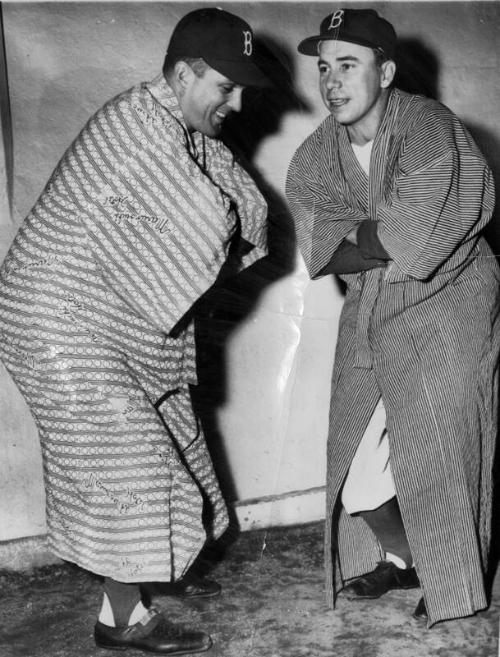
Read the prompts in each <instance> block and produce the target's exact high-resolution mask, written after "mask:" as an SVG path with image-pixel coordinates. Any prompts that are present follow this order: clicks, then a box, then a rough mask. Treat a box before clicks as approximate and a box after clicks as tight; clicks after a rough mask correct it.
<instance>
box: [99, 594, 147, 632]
mask: <svg viewBox="0 0 500 657" xmlns="http://www.w3.org/2000/svg"><path fill="white" fill-rule="evenodd" d="M147 611H148V610H147V609H146V607H145V606H144V605H143V604H142V602H141V601H139V602H138V603H137V604H136V605H135V607H134V609H133V610H132V613H131V614H130V618H129V619H128V624H129V625H135V624H136V623H138V622H139V621H140V620H141V618H142V617H143V616H144V615H145V614H147ZM99 622H100V623H102V624H103V625H108V626H109V627H116V623H115V617H114V614H113V609H112V607H111V603H110V601H109V598H108V596H107V595H106V593H104V594H103V599H102V606H101V612H100V614H99Z"/></svg>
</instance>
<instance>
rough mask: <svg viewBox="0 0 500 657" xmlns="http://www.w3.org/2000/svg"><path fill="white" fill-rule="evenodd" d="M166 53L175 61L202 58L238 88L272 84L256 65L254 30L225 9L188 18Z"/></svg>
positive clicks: (202, 11) (199, 11) (197, 12)
mask: <svg viewBox="0 0 500 657" xmlns="http://www.w3.org/2000/svg"><path fill="white" fill-rule="evenodd" d="M167 52H168V54H169V56H172V57H180V58H182V57H201V58H202V59H204V60H205V61H206V63H207V64H208V65H209V66H211V67H212V68H214V69H215V70H216V71H218V72H219V73H221V74H222V75H225V76H226V77H227V78H229V79H230V80H232V82H235V83H236V84H241V85H243V86H259V87H260V86H265V85H266V84H269V80H268V79H267V78H266V77H265V76H264V74H263V73H262V71H261V70H260V68H259V67H258V65H257V64H256V61H255V52H254V37H253V31H252V28H251V27H250V25H249V24H248V23H247V22H246V21H244V20H243V19H241V18H239V17H238V16H235V15H234V14H231V13H229V12H228V11H224V10H223V9H218V8H215V7H206V8H203V9H196V10H194V11H191V12H189V13H188V14H186V15H185V16H184V17H183V18H181V20H180V21H179V22H178V23H177V25H176V27H175V29H174V31H173V33H172V37H171V38H170V43H169V45H168V49H167Z"/></svg>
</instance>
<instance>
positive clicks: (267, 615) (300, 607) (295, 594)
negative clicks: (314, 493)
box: [0, 524, 500, 657]
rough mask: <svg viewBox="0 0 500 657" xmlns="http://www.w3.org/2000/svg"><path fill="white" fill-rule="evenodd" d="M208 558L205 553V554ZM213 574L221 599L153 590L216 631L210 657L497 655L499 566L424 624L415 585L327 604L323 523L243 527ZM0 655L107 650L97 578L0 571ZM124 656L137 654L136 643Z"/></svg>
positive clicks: (80, 654)
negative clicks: (468, 603) (482, 593)
mask: <svg viewBox="0 0 500 657" xmlns="http://www.w3.org/2000/svg"><path fill="white" fill-rule="evenodd" d="M205 563H206V561H205ZM211 577H213V578H216V579H217V580H218V581H219V582H220V583H221V584H222V585H223V592H222V595H221V596H220V597H219V598H214V599H212V600H205V601H201V600H197V601H191V602H181V601H179V600H175V599H173V598H167V597H155V598H154V600H155V602H156V603H157V604H159V605H160V606H162V607H164V608H165V609H168V610H169V614H170V616H171V617H172V618H173V619H174V620H177V621H179V622H182V623H183V624H185V625H186V626H188V625H190V626H194V627H197V628H203V629H204V630H206V631H208V632H209V633H210V634H211V635H212V638H213V640H214V647H213V648H212V649H211V651H210V652H208V653H207V656H208V657H306V656H307V657H323V656H329V657H427V656H431V655H432V656H436V657H498V655H499V652H498V633H499V611H500V575H498V574H497V577H496V580H495V582H494V585H493V593H492V604H491V607H490V608H489V609H488V610H487V611H484V612H481V613H480V614H478V615H476V616H475V617H471V618H466V619H461V620H456V621H449V622H446V623H440V624H437V625H435V626H434V628H432V629H430V630H428V629H426V628H425V626H422V624H420V623H419V622H417V621H414V620H412V619H411V612H412V611H413V609H414V607H415V605H416V603H417V601H418V598H419V592H418V591H417V590H412V591H398V592H391V593H388V594H386V595H385V596H384V597H382V598H380V599H379V600H375V601H364V602H361V601H348V600H346V599H342V598H341V599H339V601H338V606H337V609H336V610H335V611H334V612H332V611H330V610H328V609H327V608H326V606H325V603H324V591H323V559H322V526H321V524H312V525H306V526H303V527H294V528H287V529H273V530H267V531H264V530H262V531H254V532H247V533H244V534H241V535H240V536H239V537H238V538H237V540H236V541H234V542H233V543H232V544H231V545H230V546H229V547H228V548H227V549H226V552H225V555H224V558H223V559H222V560H219V562H218V563H217V565H216V566H215V569H214V570H213V571H212V573H211ZM0 585H1V591H2V594H1V599H0V600H1V601H0V628H1V629H0V656H1V657H92V656H97V655H99V656H100V657H106V654H109V655H112V654H115V653H113V652H109V651H105V650H100V649H98V648H96V647H95V645H94V642H93V637H92V630H93V624H94V622H95V613H96V608H97V607H98V605H99V600H100V582H99V580H98V579H97V578H96V577H94V576H92V575H90V574H88V573H86V572H83V571H81V570H79V569H77V568H76V567H74V566H71V565H69V564H62V565H51V566H46V567H43V568H41V569H38V570H36V571H34V572H32V573H24V574H23V573H12V572H6V571H3V572H0ZM126 654H127V656H128V655H130V657H136V656H137V657H138V656H139V655H141V654H144V653H140V652H137V651H128V652H127V653H126Z"/></svg>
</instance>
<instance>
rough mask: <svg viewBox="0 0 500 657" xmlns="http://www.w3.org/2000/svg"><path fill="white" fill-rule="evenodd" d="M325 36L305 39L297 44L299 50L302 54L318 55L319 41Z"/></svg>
mask: <svg viewBox="0 0 500 657" xmlns="http://www.w3.org/2000/svg"><path fill="white" fill-rule="evenodd" d="M324 39H325V37H322V36H313V37H308V38H307V39H304V40H303V41H301V42H300V43H299V45H298V46H297V50H298V51H299V52H300V53H301V54H302V55H312V56H313V57H317V56H318V43H319V42H320V41H324Z"/></svg>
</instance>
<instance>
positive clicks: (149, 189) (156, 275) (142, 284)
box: [81, 104, 235, 333]
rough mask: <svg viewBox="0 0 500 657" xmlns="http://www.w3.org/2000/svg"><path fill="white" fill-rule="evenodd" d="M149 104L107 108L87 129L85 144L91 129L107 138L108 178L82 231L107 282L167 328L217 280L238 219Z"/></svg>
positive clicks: (172, 128)
mask: <svg viewBox="0 0 500 657" xmlns="http://www.w3.org/2000/svg"><path fill="white" fill-rule="evenodd" d="M139 109H140V108H139ZM146 109H148V110H149V112H146V110H144V111H143V112H142V113H141V112H139V111H138V110H137V108H134V106H133V105H132V106H129V105H128V104H122V106H120V105H118V106H116V107H110V108H107V112H106V114H103V115H101V116H99V117H97V119H96V121H95V122H94V124H93V125H92V126H91V127H90V128H89V130H88V132H87V142H88V144H91V143H92V142H95V141H96V139H94V133H95V135H99V134H100V133H103V132H105V131H106V132H107V134H108V135H110V137H109V139H108V140H106V141H103V142H102V144H101V152H100V154H99V159H97V156H96V161H99V162H100V161H102V162H106V163H107V164H106V167H105V168H104V166H103V168H101V169H100V170H99V177H100V178H101V179H104V180H105V184H104V185H101V186H100V190H99V194H98V195H97V196H96V198H95V199H94V201H93V203H92V204H91V208H90V210H89V211H88V212H87V214H86V230H87V235H88V239H89V243H90V248H91V251H92V254H93V258H94V261H95V262H96V265H97V267H98V268H99V269H100V271H101V275H102V277H103V280H104V281H105V283H106V284H107V285H109V286H110V287H111V288H112V290H113V291H114V293H115V294H117V295H118V296H119V297H121V298H122V300H123V301H124V302H125V303H126V304H128V305H129V306H130V307H132V308H133V310H134V311H135V312H136V313H137V314H138V315H140V316H141V317H142V318H144V319H146V320H147V321H149V322H150V323H151V324H152V325H154V326H155V327H156V328H157V329H158V330H159V331H161V332H164V333H168V332H169V331H170V330H171V329H172V328H173V327H174V326H175V325H176V324H177V323H178V321H179V320H180V319H181V318H182V317H183V315H184V314H185V313H186V312H187V311H188V310H189V309H190V308H191V306H192V305H193V304H194V303H195V302H196V301H197V300H198V299H199V297H200V296H201V295H202V294H203V293H204V292H206V291H207V290H208V288H209V287H210V286H211V285H212V284H213V283H214V282H215V280H216V278H217V275H218V273H219V271H220V269H221V267H222V265H223V263H224V261H225V259H226V257H227V252H228V248H229V243H230V239H231V236H232V234H233V232H234V229H235V225H234V222H231V212H230V203H229V200H228V198H227V197H226V196H224V195H223V194H222V193H221V191H220V190H219V189H218V188H217V187H216V186H215V185H214V184H213V183H212V181H210V180H209V179H208V177H207V176H205V175H203V172H202V171H201V170H200V169H199V167H197V166H196V165H195V163H193V161H192V159H191V157H190V156H189V153H188V152H187V150H186V148H185V146H184V144H183V142H182V139H181V137H179V135H176V133H175V126H174V125H173V124H172V125H171V126H167V128H165V123H164V121H162V120H157V119H156V118H155V115H154V114H153V112H152V110H150V109H149V108H146ZM150 117H152V118H150ZM122 126H125V130H124V129H123V128H122ZM86 146H87V143H86V144H84V148H82V149H81V150H82V152H83V151H85V147H86ZM88 147H90V146H88Z"/></svg>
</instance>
